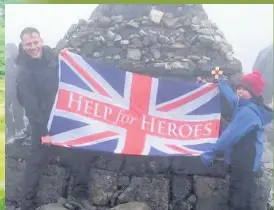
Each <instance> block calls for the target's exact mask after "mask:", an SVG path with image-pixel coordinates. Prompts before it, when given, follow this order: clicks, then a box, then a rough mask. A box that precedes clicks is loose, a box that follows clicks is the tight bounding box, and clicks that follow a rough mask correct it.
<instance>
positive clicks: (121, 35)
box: [57, 4, 242, 79]
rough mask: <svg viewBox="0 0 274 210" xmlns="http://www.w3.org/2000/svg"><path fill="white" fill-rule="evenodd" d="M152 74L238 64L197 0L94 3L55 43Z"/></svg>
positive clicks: (184, 74) (234, 69)
mask: <svg viewBox="0 0 274 210" xmlns="http://www.w3.org/2000/svg"><path fill="white" fill-rule="evenodd" d="M63 48H69V49H70V50H71V51H73V52H76V53H79V54H81V55H82V56H84V57H88V58H91V59H93V60H98V61H103V62H104V63H110V64H113V65H114V66H116V67H117V68H120V69H124V70H127V71H132V72H138V73H142V74H148V75H151V76H155V77H161V76H165V77H176V78H178V77H179V78H181V79H189V78H192V77H194V76H196V75H201V74H202V75H204V74H210V72H211V70H212V69H213V68H214V67H215V66H220V67H221V68H222V69H223V70H224V72H225V73H226V74H228V75H235V73H240V72H241V70H242V66H241V63H240V61H238V60H237V59H236V58H235V57H234V56H233V49H232V46H231V45H230V44H229V43H228V42H227V40H226V39H225V37H224V35H223V33H222V32H221V31H220V30H219V29H218V27H217V26H216V24H215V23H213V22H212V21H210V20H209V19H208V17H207V14H206V13H205V11H204V10H203V8H202V6H201V5H185V4H184V5H115V4H114V5H100V6H98V7H97V8H96V9H95V11H94V12H93V13H92V15H91V17H90V19H89V20H88V21H85V20H79V23H78V24H73V25H72V26H71V27H70V29H69V30H68V32H67V34H66V35H65V37H64V38H63V39H62V40H60V41H59V43H58V44H57V49H58V50H60V49H63Z"/></svg>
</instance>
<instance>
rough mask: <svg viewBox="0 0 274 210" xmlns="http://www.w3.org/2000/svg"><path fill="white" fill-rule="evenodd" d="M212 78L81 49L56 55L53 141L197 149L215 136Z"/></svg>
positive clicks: (158, 150)
mask: <svg viewBox="0 0 274 210" xmlns="http://www.w3.org/2000/svg"><path fill="white" fill-rule="evenodd" d="M219 127H220V98H219V90H218V87H217V86H216V84H212V83H208V84H196V83H195V82H182V81H173V80H168V79H163V78H160V79H159V78H152V77H149V76H144V75H140V74H136V73H132V72H126V71H123V70H119V69H116V68H114V67H112V66H108V65H105V64H102V63H98V62H94V61H90V60H86V59H84V58H83V57H81V56H80V55H77V54H74V53H71V52H69V51H62V52H61V53H60V55H59V88H58V93H57V95H56V99H55V104H54V106H53V108H52V112H51V116H50V120H49V123H48V129H49V132H50V135H51V136H52V140H53V141H52V143H53V144H55V145H59V146H63V147H77V148H83V149H88V150H93V151H104V152H111V153H118V154H131V155H155V156H169V155H172V156H175V155H190V156H194V155H200V154H201V153H202V152H203V151H205V150H207V149H209V148H210V147H211V146H212V145H213V143H215V142H216V140H217V139H218V136H219Z"/></svg>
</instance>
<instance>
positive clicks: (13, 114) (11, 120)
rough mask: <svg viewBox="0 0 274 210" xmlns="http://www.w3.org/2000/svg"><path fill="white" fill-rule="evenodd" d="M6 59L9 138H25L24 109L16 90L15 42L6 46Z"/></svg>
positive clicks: (16, 51) (6, 107) (16, 52)
mask: <svg viewBox="0 0 274 210" xmlns="http://www.w3.org/2000/svg"><path fill="white" fill-rule="evenodd" d="M5 52H6V61H5V79H6V81H8V82H6V84H5V86H6V87H5V89H6V106H5V111H6V125H7V128H8V129H7V130H8V132H7V139H9V138H10V137H14V136H15V138H24V137H25V135H24V132H23V129H24V128H25V125H24V121H23V120H24V109H23V107H22V106H20V104H19V103H18V100H17V97H16V90H15V88H14V86H15V82H16V75H17V67H16V64H15V60H16V57H17V54H18V49H17V46H16V45H15V44H13V43H8V44H6V46H5Z"/></svg>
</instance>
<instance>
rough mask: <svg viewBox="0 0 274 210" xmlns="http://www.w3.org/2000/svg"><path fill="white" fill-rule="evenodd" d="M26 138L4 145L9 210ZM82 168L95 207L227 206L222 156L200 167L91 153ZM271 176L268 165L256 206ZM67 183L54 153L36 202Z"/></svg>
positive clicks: (192, 162) (217, 209)
mask: <svg viewBox="0 0 274 210" xmlns="http://www.w3.org/2000/svg"><path fill="white" fill-rule="evenodd" d="M28 142H29V141H28V140H25V141H23V142H22V143H21V142H15V143H12V144H7V146H6V166H7V167H6V204H7V206H8V207H9V208H8V209H10V210H11V209H14V207H16V206H18V205H19V203H20V191H21V189H20V186H21V178H22V175H23V170H24V164H25V159H26V157H27V154H28V151H29V146H28ZM56 152H57V154H58V151H54V153H56ZM71 155H73V152H72V153H71ZM75 158H77V157H75ZM87 167H89V168H90V171H91V175H90V197H89V200H90V202H91V203H92V204H93V205H94V206H96V208H97V210H109V209H111V208H114V207H116V209H115V210H119V208H118V207H117V205H119V204H124V203H130V202H133V201H136V202H142V203H146V204H147V205H148V206H149V208H151V210H221V209H222V210H225V209H227V196H228V187H229V176H227V171H226V168H225V167H224V164H223V163H222V162H221V161H220V162H219V163H216V164H215V165H214V166H212V167H211V168H205V167H204V166H203V165H202V164H201V163H200V161H199V158H198V157H189V158H187V157H184V158H180V157H176V158H166V157H142V156H139V157H132V156H127V157H122V156H118V155H112V154H99V153H93V154H91V156H90V165H89V166H87ZM270 178H271V170H267V169H265V175H264V176H263V177H260V178H258V184H259V185H260V186H261V190H260V192H257V194H256V196H257V198H258V200H259V201H258V202H257V203H260V205H262V203H263V202H266V200H267V198H268V193H269V190H270V185H269V183H270V182H269V181H270ZM259 180H260V181H259ZM72 183H73V176H72V174H70V171H69V169H68V168H67V163H65V161H64V160H62V158H58V156H55V157H54V158H52V159H51V160H50V161H49V164H48V167H47V170H46V171H45V173H44V175H43V178H42V180H41V184H40V189H39V194H38V199H37V202H38V203H39V204H41V205H43V204H48V203H54V202H57V201H58V199H59V198H60V197H65V198H66V197H67V196H69V195H70V194H71V191H72V190H73V188H72ZM128 205H129V204H128ZM140 205H143V204H140ZM49 209H51V208H49ZM49 209H45V210H49ZM122 209H123V208H121V210H122ZM259 209H260V210H264V209H263V208H261V207H260V208H259ZM52 210H54V208H52ZM132 210H133V209H132ZM136 210H139V208H137V209H136ZM140 210H143V208H140ZM144 210H146V207H144Z"/></svg>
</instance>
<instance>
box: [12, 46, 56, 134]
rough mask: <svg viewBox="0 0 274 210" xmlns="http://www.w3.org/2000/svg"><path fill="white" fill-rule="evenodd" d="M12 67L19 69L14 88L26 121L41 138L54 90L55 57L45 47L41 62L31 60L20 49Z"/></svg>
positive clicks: (49, 49)
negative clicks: (23, 109) (14, 65)
mask: <svg viewBox="0 0 274 210" xmlns="http://www.w3.org/2000/svg"><path fill="white" fill-rule="evenodd" d="M16 63H17V65H18V67H19V70H18V74H17V78H16V88H17V98H18V101H19V103H20V104H21V105H22V106H23V107H24V108H25V111H26V117H27V118H28V120H29V121H30V124H31V125H32V127H33V129H35V130H37V131H38V132H39V133H40V134H41V136H45V135H47V134H48V129H47V123H48V120H49V116H50V113H51V109H52V106H53V104H54V101H55V96H56V93H57V90H58V81H59V76H58V56H57V54H55V53H54V52H53V51H52V49H51V48H50V47H48V46H44V47H43V54H42V58H41V59H32V58H31V57H30V56H29V55H27V54H26V53H25V51H24V50H23V49H22V47H21V45H20V46H19V55H18V57H17V60H16Z"/></svg>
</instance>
